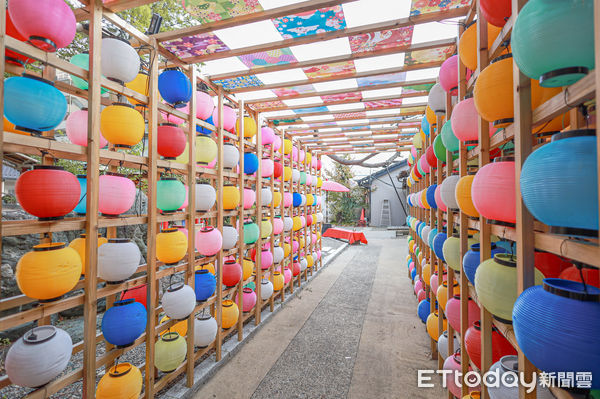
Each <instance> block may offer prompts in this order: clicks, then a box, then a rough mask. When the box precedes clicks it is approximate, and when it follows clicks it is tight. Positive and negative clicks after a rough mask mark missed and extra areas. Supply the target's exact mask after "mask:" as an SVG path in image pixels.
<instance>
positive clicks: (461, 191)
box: [455, 175, 479, 218]
mask: <svg viewBox="0 0 600 399" xmlns="http://www.w3.org/2000/svg"><path fill="white" fill-rule="evenodd" d="M474 179H475V176H473V175H467V176H463V177H461V178H460V179H459V180H458V183H457V184H456V192H455V195H456V202H457V203H458V207H459V208H460V210H461V211H462V212H464V213H466V214H467V215H468V216H471V217H475V218H477V217H479V212H477V209H476V208H475V206H474V205H473V200H472V198H471V187H472V185H473V180H474Z"/></svg>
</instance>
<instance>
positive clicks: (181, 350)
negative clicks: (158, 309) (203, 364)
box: [154, 331, 187, 373]
mask: <svg viewBox="0 0 600 399" xmlns="http://www.w3.org/2000/svg"><path fill="white" fill-rule="evenodd" d="M186 354H187V343H186V342H185V338H183V337H182V336H180V335H179V334H177V333H176V332H173V331H171V332H167V333H165V334H163V335H161V336H160V338H159V339H158V341H156V344H154V366H156V368H157V369H159V370H160V371H162V372H163V373H170V372H171V371H175V369H177V367H179V365H180V364H181V363H183V361H184V360H185V356H186Z"/></svg>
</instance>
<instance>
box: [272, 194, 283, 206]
mask: <svg viewBox="0 0 600 399" xmlns="http://www.w3.org/2000/svg"><path fill="white" fill-rule="evenodd" d="M272 194H273V200H272V201H273V207H274V208H279V205H281V199H282V195H281V193H280V192H279V191H273V192H272Z"/></svg>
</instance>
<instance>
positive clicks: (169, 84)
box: [158, 67, 192, 108]
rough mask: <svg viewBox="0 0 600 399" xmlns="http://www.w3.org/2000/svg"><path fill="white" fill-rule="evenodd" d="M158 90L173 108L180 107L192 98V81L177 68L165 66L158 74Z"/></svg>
mask: <svg viewBox="0 0 600 399" xmlns="http://www.w3.org/2000/svg"><path fill="white" fill-rule="evenodd" d="M158 91H159V93H160V95H161V97H162V98H163V99H164V100H165V101H166V102H168V103H169V104H171V105H172V106H173V107H174V108H182V107H185V105H186V104H187V103H188V102H189V101H190V99H191V98H192V83H191V82H190V79H189V78H188V77H187V76H186V75H185V74H184V73H183V72H181V70H180V69H179V68H176V67H172V68H165V69H164V70H163V71H162V72H161V74H160V75H159V76H158Z"/></svg>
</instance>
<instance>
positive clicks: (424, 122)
mask: <svg viewBox="0 0 600 399" xmlns="http://www.w3.org/2000/svg"><path fill="white" fill-rule="evenodd" d="M421 129H423V133H425V135H426V136H429V122H428V121H427V118H423V119H421Z"/></svg>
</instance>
